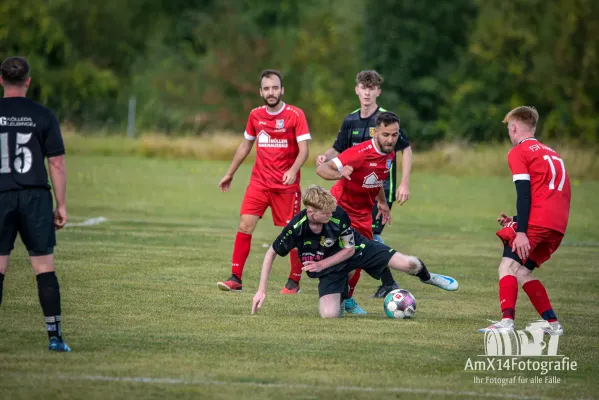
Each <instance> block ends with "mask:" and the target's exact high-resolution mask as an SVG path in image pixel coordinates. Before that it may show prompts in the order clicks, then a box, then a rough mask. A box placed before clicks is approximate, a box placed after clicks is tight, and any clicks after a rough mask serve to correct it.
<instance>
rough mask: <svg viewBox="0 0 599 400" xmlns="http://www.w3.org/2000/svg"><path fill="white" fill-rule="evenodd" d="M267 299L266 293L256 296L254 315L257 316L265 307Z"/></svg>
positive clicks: (253, 307)
mask: <svg viewBox="0 0 599 400" xmlns="http://www.w3.org/2000/svg"><path fill="white" fill-rule="evenodd" d="M265 298H266V293H265V292H261V291H258V292H256V294H255V295H254V302H253V304H252V314H256V313H257V312H258V310H259V309H261V308H262V306H263V305H264V299H265Z"/></svg>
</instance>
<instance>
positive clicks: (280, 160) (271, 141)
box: [244, 103, 312, 192]
mask: <svg viewBox="0 0 599 400" xmlns="http://www.w3.org/2000/svg"><path fill="white" fill-rule="evenodd" d="M244 136H245V138H246V139H247V140H256V139H257V140H256V163H255V164H254V168H253V169H252V177H251V182H250V185H252V184H255V185H259V186H262V187H266V188H268V189H274V190H279V191H284V192H288V191H297V190H298V189H299V183H300V172H299V171H298V172H297V176H296V180H295V183H294V184H293V185H283V175H284V174H285V172H287V171H288V170H289V168H291V166H292V165H293V163H294V162H295V159H296V158H297V155H298V154H299V146H298V142H301V141H303V140H310V139H312V137H311V136H310V131H309V130H308V122H306V117H305V116H304V112H303V111H302V110H301V109H299V108H297V107H294V106H292V105H289V104H285V103H283V107H282V108H281V109H280V110H279V111H278V112H277V113H274V114H273V113H270V112H269V111H268V109H267V108H266V106H265V105H264V106H262V107H258V108H254V109H253V110H252V111H251V112H250V116H249V118H248V123H247V126H246V128H245V133H244Z"/></svg>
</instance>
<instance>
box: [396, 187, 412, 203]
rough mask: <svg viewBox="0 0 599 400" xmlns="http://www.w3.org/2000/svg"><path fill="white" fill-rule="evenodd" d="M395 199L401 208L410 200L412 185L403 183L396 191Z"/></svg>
mask: <svg viewBox="0 0 599 400" xmlns="http://www.w3.org/2000/svg"><path fill="white" fill-rule="evenodd" d="M395 198H396V199H397V202H398V203H399V205H400V206H403V205H404V203H405V202H406V201H408V200H409V199H410V185H408V184H406V183H402V184H400V185H399V187H398V188H397V190H396V191H395Z"/></svg>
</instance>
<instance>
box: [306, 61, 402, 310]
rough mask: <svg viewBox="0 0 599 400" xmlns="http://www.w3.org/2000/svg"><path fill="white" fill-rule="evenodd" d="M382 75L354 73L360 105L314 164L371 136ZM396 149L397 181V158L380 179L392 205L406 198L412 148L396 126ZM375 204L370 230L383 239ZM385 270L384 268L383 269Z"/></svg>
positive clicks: (381, 290)
mask: <svg viewBox="0 0 599 400" xmlns="http://www.w3.org/2000/svg"><path fill="white" fill-rule="evenodd" d="M382 83H383V78H382V77H381V76H380V75H379V74H378V72H376V71H374V70H366V71H361V72H359V73H358V75H357V76H356V89H355V90H356V95H357V96H358V99H359V100H360V108H359V109H357V110H355V111H354V112H352V113H351V114H349V115H348V116H347V117H345V119H344V120H343V123H342V125H341V129H339V133H338V134H337V138H336V139H335V143H334V144H333V147H331V148H330V149H328V150H327V151H326V152H325V153H324V154H321V155H319V156H317V157H316V166H319V165H320V164H323V163H325V162H327V161H329V160H332V159H333V158H335V157H337V156H338V155H339V154H341V153H342V152H344V151H345V150H347V149H349V148H350V147H352V146H355V145H357V144H360V143H362V142H365V141H367V140H370V139H372V136H373V135H374V131H375V128H376V124H375V121H376V117H377V115H378V114H379V113H381V112H384V111H387V110H385V109H384V108H382V107H380V106H379V105H378V104H377V98H378V97H379V96H380V94H381V84H382ZM395 151H396V152H400V151H401V152H402V163H401V167H402V168H401V171H402V173H401V183H400V184H399V186H398V185H397V159H394V160H393V164H392V165H391V171H390V173H389V178H388V179H387V180H386V181H385V182H384V189H385V196H386V197H387V203H388V204H389V208H391V207H393V203H394V202H395V201H397V202H398V203H399V205H400V206H401V205H403V204H404V203H405V202H406V201H408V199H409V198H410V172H411V170H412V148H411V146H410V142H409V140H408V138H407V136H406V134H405V131H404V130H403V129H402V128H400V130H399V139H398V140H397V144H396V146H395ZM377 214H378V208H377V206H376V204H375V206H374V208H373V210H372V233H373V235H374V240H376V241H379V242H381V243H383V240H382V238H381V234H382V233H383V229H384V227H385V225H384V224H383V223H382V220H381V218H378V219H377V217H376V216H377ZM387 273H388V272H387ZM359 279H360V275H359V272H358V273H356V274H355V275H354V276H353V277H352V279H351V281H350V286H352V287H355V285H356V284H357V283H358V280H359ZM387 293H388V290H386V289H385V287H384V285H381V286H380V287H379V288H378V290H377V291H376V293H374V294H373V295H372V296H371V297H379V298H382V297H385V296H386V295H387ZM347 303H348V304H346V306H347V307H346V310H347V311H348V312H352V310H355V313H356V314H359V313H360V310H359V306H357V304H355V301H353V299H349V300H348V302H347Z"/></svg>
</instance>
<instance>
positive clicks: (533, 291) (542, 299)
mask: <svg viewBox="0 0 599 400" xmlns="http://www.w3.org/2000/svg"><path fill="white" fill-rule="evenodd" d="M522 289H524V291H525V292H526V294H527V295H528V298H529V299H530V302H531V303H532V305H533V306H534V308H535V309H536V310H537V312H538V313H539V315H540V316H541V318H543V319H544V320H545V321H547V322H556V321H557V317H556V315H555V312H553V308H551V302H550V301H549V296H547V291H546V290H545V286H543V284H542V283H541V281H539V280H537V279H535V280H532V281H528V282H526V283H525V284H524V285H522Z"/></svg>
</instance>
